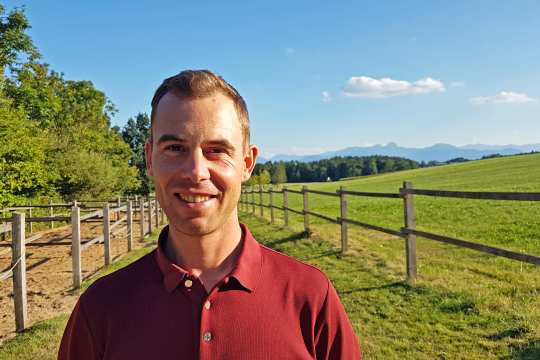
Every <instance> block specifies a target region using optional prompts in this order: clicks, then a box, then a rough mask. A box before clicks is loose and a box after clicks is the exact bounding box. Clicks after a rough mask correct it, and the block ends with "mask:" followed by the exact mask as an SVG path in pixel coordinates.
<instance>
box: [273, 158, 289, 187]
mask: <svg viewBox="0 0 540 360" xmlns="http://www.w3.org/2000/svg"><path fill="white" fill-rule="evenodd" d="M271 175H272V176H271V178H272V184H284V183H286V182H287V169H286V167H285V163H284V162H281V161H280V162H279V163H277V164H276V165H275V166H274V167H273V168H272V173H271Z"/></svg>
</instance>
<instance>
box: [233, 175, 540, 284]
mask: <svg viewBox="0 0 540 360" xmlns="http://www.w3.org/2000/svg"><path fill="white" fill-rule="evenodd" d="M255 193H258V194H259V202H258V203H256V202H255V196H254V194H255ZM279 193H281V194H282V195H283V206H282V207H279V206H276V205H274V201H273V197H272V194H279ZM310 193H311V194H317V195H322V196H330V197H338V198H339V216H337V217H336V218H334V217H332V216H328V215H326V214H320V213H317V212H314V211H311V210H310V209H309V196H308V194H310ZM249 194H251V201H250V200H249V198H250V196H249ZM263 194H269V195H268V197H269V203H268V205H267V204H264V202H263ZM289 194H299V195H302V197H303V208H302V209H301V210H298V209H292V208H290V207H289ZM415 195H421V196H436V197H450V198H464V199H478V200H506V201H540V193H530V192H528V193H525V192H521V193H519V192H472V191H445V190H427V189H415V188H414V187H413V185H412V183H410V182H404V183H403V187H402V188H400V189H399V192H398V193H377V192H362V191H351V190H347V189H346V188H345V187H340V188H339V189H338V190H336V192H335V193H334V192H328V191H320V190H310V189H309V188H308V186H306V185H304V186H303V187H302V190H293V189H289V188H288V187H287V186H283V187H282V188H281V190H276V189H273V188H271V187H269V188H267V189H264V188H263V187H262V186H259V187H258V188H257V189H255V188H254V187H250V188H244V189H242V196H241V197H240V204H241V206H242V209H243V210H245V211H248V212H249V211H250V207H251V212H252V213H255V207H256V206H259V208H260V209H261V210H260V214H261V215H263V211H262V209H263V207H267V208H270V209H271V223H274V221H275V220H274V210H276V209H277V210H281V211H283V222H284V225H285V226H288V225H289V217H288V216H289V213H290V212H292V213H294V214H298V215H302V216H303V220H304V230H305V231H306V233H307V234H308V236H309V234H310V232H311V230H310V223H309V217H310V216H313V217H317V218H320V219H323V220H326V221H328V222H331V223H335V224H338V225H340V229H341V251H342V253H344V252H346V251H347V249H348V236H349V235H348V227H347V225H348V224H351V225H356V226H360V227H363V228H367V229H370V230H375V231H380V232H384V233H387V234H390V235H394V236H397V237H400V238H403V239H404V241H405V244H404V245H405V260H406V271H407V281H408V282H409V283H411V284H414V282H415V280H416V276H417V265H416V236H421V237H423V238H426V239H429V240H434V241H439V242H444V243H447V244H452V245H455V246H459V247H464V248H468V249H472V250H476V251H480V252H483V253H488V254H491V255H495V256H502V257H505V258H508V259H513V260H517V261H521V262H526V263H529V264H533V265H538V266H540V257H539V256H535V255H530V254H524V253H518V252H515V251H510V250H506V249H501V248H497V247H493V246H488V245H484V244H477V243H473V242H470V241H466V240H461V239H455V238H451V237H447V236H443V235H439V234H434V233H430V232H426V231H419V230H416V209H415V205H414V202H415V201H414V200H415ZM347 196H366V197H380V198H393V199H403V214H404V222H403V224H404V226H403V227H402V228H401V229H400V230H394V229H388V228H385V227H382V226H378V225H373V224H368V223H364V222H361V221H358V220H353V219H349V218H348V217H347V213H348V210H349V209H348V205H347Z"/></svg>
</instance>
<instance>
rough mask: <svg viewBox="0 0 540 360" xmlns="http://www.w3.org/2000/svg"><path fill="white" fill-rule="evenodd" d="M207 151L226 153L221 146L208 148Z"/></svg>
mask: <svg viewBox="0 0 540 360" xmlns="http://www.w3.org/2000/svg"><path fill="white" fill-rule="evenodd" d="M208 152H209V153H211V154H222V153H226V151H225V149H222V148H210V149H208Z"/></svg>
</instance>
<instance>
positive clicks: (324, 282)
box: [259, 244, 329, 289]
mask: <svg viewBox="0 0 540 360" xmlns="http://www.w3.org/2000/svg"><path fill="white" fill-rule="evenodd" d="M259 245H260V247H261V252H262V255H263V266H264V267H265V268H267V270H268V271H270V272H271V273H272V277H274V278H275V277H278V278H280V279H284V280H287V282H290V281H294V282H298V283H299V284H309V287H310V288H317V289H327V287H328V284H329V279H328V276H326V274H325V273H324V272H323V271H322V270H320V269H319V268H317V267H315V266H313V265H310V264H307V263H305V262H303V261H301V260H298V259H296V258H293V257H292V256H289V255H287V254H284V253H282V252H279V251H277V250H274V249H271V248H269V247H267V246H265V245H263V244H259Z"/></svg>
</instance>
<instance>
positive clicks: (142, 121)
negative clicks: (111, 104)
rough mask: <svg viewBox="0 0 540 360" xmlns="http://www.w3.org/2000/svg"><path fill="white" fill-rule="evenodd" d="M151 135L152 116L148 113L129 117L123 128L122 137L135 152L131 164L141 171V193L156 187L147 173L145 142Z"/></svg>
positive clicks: (148, 191)
mask: <svg viewBox="0 0 540 360" xmlns="http://www.w3.org/2000/svg"><path fill="white" fill-rule="evenodd" d="M149 136H150V118H149V117H148V114H146V113H139V114H137V115H136V116H135V118H129V119H128V121H127V124H126V125H125V126H124V128H123V129H122V138H123V139H124V141H125V142H126V143H127V144H128V145H129V147H130V148H131V151H132V152H133V155H132V157H131V160H130V164H131V165H132V166H135V167H136V168H137V170H138V172H139V180H140V181H141V186H140V188H139V189H138V191H137V192H138V193H140V194H148V193H150V191H152V190H153V188H154V187H153V183H152V181H151V179H150V178H149V177H148V175H147V174H146V161H145V158H144V144H145V143H146V141H147V140H148V137H149Z"/></svg>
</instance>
